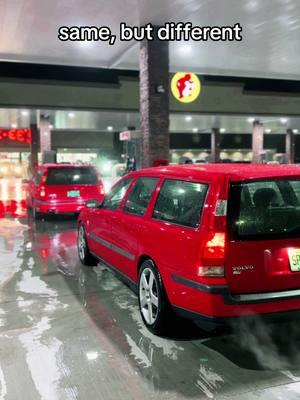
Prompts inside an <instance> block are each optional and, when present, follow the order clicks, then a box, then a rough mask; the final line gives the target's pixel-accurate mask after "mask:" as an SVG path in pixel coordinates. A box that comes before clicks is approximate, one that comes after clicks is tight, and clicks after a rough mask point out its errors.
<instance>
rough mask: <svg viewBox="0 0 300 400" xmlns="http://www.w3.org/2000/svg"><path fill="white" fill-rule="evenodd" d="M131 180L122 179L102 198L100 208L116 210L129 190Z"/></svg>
mask: <svg viewBox="0 0 300 400" xmlns="http://www.w3.org/2000/svg"><path fill="white" fill-rule="evenodd" d="M131 182H132V179H124V180H123V181H121V182H119V183H117V184H116V185H115V186H114V187H113V188H112V189H111V191H110V192H109V193H108V194H107V195H106V196H105V197H104V201H103V203H102V208H107V209H110V210H117V209H118V208H119V206H120V204H121V202H122V200H123V198H124V196H125V194H126V192H127V189H128V188H129V185H130V183H131Z"/></svg>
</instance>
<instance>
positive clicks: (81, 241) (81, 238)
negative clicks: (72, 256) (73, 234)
mask: <svg viewBox="0 0 300 400" xmlns="http://www.w3.org/2000/svg"><path fill="white" fill-rule="evenodd" d="M78 250H79V256H80V259H81V260H84V258H85V254H86V242H85V232H84V228H83V226H80V228H79V231H78Z"/></svg>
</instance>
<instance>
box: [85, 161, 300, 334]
mask: <svg viewBox="0 0 300 400" xmlns="http://www.w3.org/2000/svg"><path fill="white" fill-rule="evenodd" d="M88 206H89V207H91V208H87V209H86V210H85V211H83V212H82V213H81V215H80V217H79V227H78V250H79V257H80V260H81V262H82V263H83V264H86V265H96V264H97V260H100V261H101V262H102V263H104V264H105V265H107V266H108V267H110V268H111V269H112V270H113V271H115V272H116V273H117V274H118V275H119V276H120V277H121V278H122V279H123V280H124V281H125V282H127V284H129V285H130V286H131V287H132V288H133V289H135V290H136V292H137V294H138V298H139V306H140V311H141V315H142V318H143V321H144V323H145V324H146V326H147V327H148V328H149V329H150V330H151V331H152V332H153V333H155V334H162V333H163V332H165V329H166V327H167V324H168V318H169V315H170V314H171V312H170V311H172V310H175V311H176V312H177V313H179V314H180V315H183V316H187V317H190V318H192V319H193V320H195V321H196V322H198V323H200V324H201V323H202V326H204V324H205V323H206V322H208V323H224V322H227V321H232V319H233V320H237V317H241V316H244V317H246V316H250V315H255V314H260V315H264V316H265V317H271V319H273V317H276V318H275V319H277V318H278V317H282V316H283V317H285V316H287V315H288V314H289V315H291V313H288V312H291V311H295V310H299V309H300V168H299V167H297V166H279V165H276V166H275V165H253V164H252V165H238V164H234V165H226V166H225V165H222V164H216V165H214V164H211V165H206V166H204V165H201V166H197V165H186V166H168V167H159V168H150V169H145V170H141V171H137V172H134V173H131V174H129V175H127V176H125V177H124V178H122V179H121V180H120V181H119V182H118V183H117V184H116V185H115V186H113V188H112V189H111V191H110V193H109V194H107V195H106V196H105V197H104V200H103V202H102V204H96V203H95V202H94V203H93V202H90V203H89V204H88Z"/></svg>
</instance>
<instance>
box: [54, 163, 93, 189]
mask: <svg viewBox="0 0 300 400" xmlns="http://www.w3.org/2000/svg"><path fill="white" fill-rule="evenodd" d="M46 183H47V185H96V184H97V183H98V178H97V175H96V173H95V171H94V169H93V168H88V167H84V168H80V167H74V168H73V167H70V168H49V169H48V173H47V181H46Z"/></svg>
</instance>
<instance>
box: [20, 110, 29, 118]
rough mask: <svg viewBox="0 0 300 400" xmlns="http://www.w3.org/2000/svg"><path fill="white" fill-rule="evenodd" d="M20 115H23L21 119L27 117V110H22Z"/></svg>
mask: <svg viewBox="0 0 300 400" xmlns="http://www.w3.org/2000/svg"><path fill="white" fill-rule="evenodd" d="M21 114H22V115H23V117H28V115H29V111H28V110H22V111H21Z"/></svg>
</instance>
